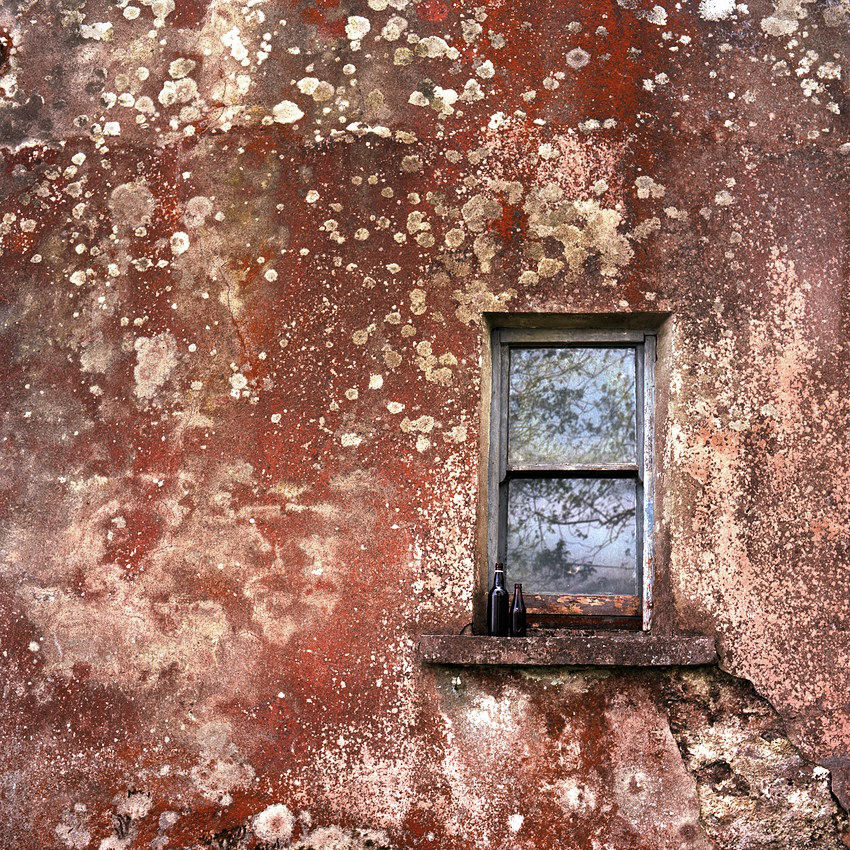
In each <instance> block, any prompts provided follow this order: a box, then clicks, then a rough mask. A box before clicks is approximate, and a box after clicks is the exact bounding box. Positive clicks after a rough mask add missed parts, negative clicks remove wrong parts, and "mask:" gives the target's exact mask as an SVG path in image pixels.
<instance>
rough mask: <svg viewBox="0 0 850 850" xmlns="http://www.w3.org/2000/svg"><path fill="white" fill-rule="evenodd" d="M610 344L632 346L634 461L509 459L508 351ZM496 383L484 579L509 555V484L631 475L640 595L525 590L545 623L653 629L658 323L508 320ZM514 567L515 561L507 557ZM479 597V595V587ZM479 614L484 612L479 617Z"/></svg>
mask: <svg viewBox="0 0 850 850" xmlns="http://www.w3.org/2000/svg"><path fill="white" fill-rule="evenodd" d="M583 346H589V347H613V348H633V349H635V367H636V368H635V394H636V399H635V402H636V404H635V442H636V449H637V463H632V464H622V463H620V464H575V465H570V466H563V465H559V466H554V465H543V464H535V465H516V464H514V465H512V466H510V467H509V466H508V462H507V432H508V405H509V396H508V393H509V378H510V375H509V353H510V349H511V348H512V347H518V348H529V347H540V348H562V347H583ZM490 353H491V358H490V360H491V369H492V374H491V382H490V399H489V453H488V454H489V457H488V482H487V585H488V586H489V584H490V583H492V569H493V564H494V563H495V562H496V561H499V560H504V551H505V539H504V538H505V529H506V526H507V485H508V482H509V481H510V480H511V479H512V478H519V477H540V478H544V477H576V478H578V477H581V478H597V477H598V478H626V479H632V480H635V481H636V484H637V488H636V499H637V502H636V535H637V543H638V549H639V551H638V553H637V555H636V563H637V569H638V588H639V592H638V594H636V595H634V596H601V595H600V596H577V595H564V594H526V596H525V599H526V605H527V607H528V617H529V624H530V625H532V626H542V627H550V628H551V627H567V628H570V627H572V628H576V627H578V628H626V629H633V630H641V629H643V630H644V631H648V630H649V629H650V628H651V625H652V611H653V585H654V581H655V576H654V552H653V526H654V523H653V518H654V457H653V454H654V452H653V444H654V430H655V427H654V426H655V380H654V376H655V361H656V332H655V331H654V330H631V329H622V330H595V329H557V328H548V327H505V326H497V327H493V328H491V330H490ZM508 569H509V570H510V564H508ZM478 596H479V598H480V596H481V594H478ZM477 619H479V621H480V618H477Z"/></svg>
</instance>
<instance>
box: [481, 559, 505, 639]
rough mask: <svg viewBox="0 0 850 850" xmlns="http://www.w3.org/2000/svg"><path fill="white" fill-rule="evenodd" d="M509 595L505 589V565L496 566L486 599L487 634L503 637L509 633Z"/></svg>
mask: <svg viewBox="0 0 850 850" xmlns="http://www.w3.org/2000/svg"><path fill="white" fill-rule="evenodd" d="M509 601H510V594H509V593H508V591H507V588H506V587H505V565H504V564H496V568H495V571H494V573H493V587H492V588H491V589H490V595H489V596H488V597H487V633H488V634H491V635H499V636H502V637H504V636H505V635H507V634H508V632H509V631H510V616H509V614H508V602H509Z"/></svg>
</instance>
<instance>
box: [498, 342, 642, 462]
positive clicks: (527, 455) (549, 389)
mask: <svg viewBox="0 0 850 850" xmlns="http://www.w3.org/2000/svg"><path fill="white" fill-rule="evenodd" d="M510 357H511V363H510V402H509V419H508V461H509V463H519V464H551V465H558V464H570V463H577V464H578V463H598V464H604V463H634V462H635V457H636V453H635V406H636V403H635V351H634V349H633V348H512V349H511V355H510Z"/></svg>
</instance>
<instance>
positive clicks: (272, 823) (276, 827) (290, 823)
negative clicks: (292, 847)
mask: <svg viewBox="0 0 850 850" xmlns="http://www.w3.org/2000/svg"><path fill="white" fill-rule="evenodd" d="M294 827H295V816H294V815H293V814H292V812H291V811H290V810H289V809H288V808H287V807H286V806H284V805H283V803H275V804H274V805H272V806H269V807H268V808H265V809H263V811H261V812H260V813H259V814H258V815H255V816H254V819H253V820H252V822H251V828H252V829H253V831H254V835H255V836H256V837H257V838H258V839H259V840H260V841H265V842H269V843H276V842H281V841H289V839H290V838H291V837H292V830H293V828H294Z"/></svg>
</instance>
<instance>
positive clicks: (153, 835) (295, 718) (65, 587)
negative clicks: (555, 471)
mask: <svg viewBox="0 0 850 850" xmlns="http://www.w3.org/2000/svg"><path fill="white" fill-rule="evenodd" d="M848 19H850V7H848V4H847V0H830V2H823V1H821V2H807V1H806V0H800V2H795V0H776V5H775V6H774V5H772V3H771V2H770V0H756V2H754V3H751V4H746V5H745V4H738V5H737V6H736V5H735V4H734V3H733V2H731V0H701V2H699V3H697V2H693V0H689V1H688V2H682V3H675V4H674V3H673V2H667V0H659V5H654V4H653V3H652V2H651V1H650V2H645V0H619V2H614V0H584V2H564V3H542V2H536V0H535V2H532V0H514V2H505V1H504V0H494V2H489V3H485V2H483V0H482V3H481V5H479V6H475V5H474V4H466V3H461V2H457V3H452V4H448V3H444V2H441V0H421V2H418V3H416V2H414V0H370V2H369V3H368V5H367V4H366V3H351V4H349V5H341V4H340V3H339V2H338V0H315V2H313V0H305V2H299V3H293V2H286V3H284V2H271V0H246V2H245V3H244V4H241V3H235V2H230V0H212V2H204V0H142V2H140V3H138V4H136V3H133V2H132V0H130V2H127V0H121V2H118V3H114V4H109V3H106V2H103V0H65V2H58V1H57V0H53V1H52V2H50V0H48V2H41V3H35V2H17V3H16V2H14V0H10V2H9V3H7V4H6V5H5V6H4V8H3V10H2V12H0V28H2V29H1V30H0V44H2V48H3V49H2V57H0V58H2V63H3V64H2V68H0V74H2V76H0V94H2V96H3V100H2V110H0V144H2V155H3V166H2V167H3V179H2V184H0V185H2V196H3V197H2V209H0V220H1V221H2V223H0V233H2V252H3V253H2V258H0V263H2V272H3V275H2V302H0V309H2V337H1V338H2V358H1V359H0V370H2V378H3V380H2V386H3V398H4V404H3V418H2V443H0V445H2V455H0V457H2V478H1V479H0V487H2V491H0V492H2V497H0V505H2V521H3V525H4V537H3V543H2V561H1V562H0V563H2V566H1V567H0V570H2V574H1V577H2V585H3V592H2V601H3V610H4V613H3V617H2V623H3V629H4V631H3V641H2V659H0V660H2V665H3V676H4V690H3V701H2V708H0V710H2V716H3V726H2V729H3V735H2V747H3V762H2V774H0V812H2V814H0V822H2V824H3V829H2V833H0V845H2V846H3V847H10V848H12V847H14V848H30V847H32V848H42V847H57V848H86V847H91V848H96V847H100V848H102V850H109V848H112V849H113V850H114V849H115V848H125V847H154V848H160V850H161V848H164V847H186V848H189V847H206V846H212V847H217V848H221V849H223V848H236V847H259V846H263V847H266V848H270V847H277V846H279V847H285V846H289V843H290V840H291V842H292V843H293V846H296V845H297V846H310V847H314V848H360V847H366V846H392V847H396V848H408V847H410V848H413V847H419V848H491V847H492V848H508V847H509V848H529V849H530V848H538V850H539V848H550V847H551V848H554V847H559V848H576V850H578V848H581V850H588V849H589V848H592V850H606V848H615V849H616V850H620V848H634V849H635V850H642V848H646V850H650V849H651V848H652V850H654V848H706V850H707V848H712V847H716V848H736V850H737V849H738V848H768V847H770V848H835V847H840V846H842V837H841V836H842V834H843V833H844V830H845V829H846V819H845V817H844V815H843V813H842V810H841V808H840V806H839V805H838V804H837V802H836V800H835V799H834V798H833V796H832V795H831V793H830V786H832V790H833V791H834V792H835V794H837V795H838V797H840V798H841V800H842V801H843V803H844V805H845V806H846V805H847V804H848V802H850V701H848V686H850V674H848V664H847V659H848V653H850V625H848V623H849V622H850V621H848V614H850V611H849V610H848V608H850V605H849V604H848V603H850V593H848V590H847V562H848V538H847V528H848V523H850V516H849V515H848V514H850V499H848V493H850V467H848V463H847V460H846V457H847V447H846V435H847V428H848V424H850V417H848V406H850V402H849V401H848V394H847V380H848V343H847V338H848V330H850V328H848V289H847V286H846V282H847V262H846V236H847V192H848V188H850V185H848V184H849V183H850V181H848V179H847V177H848V162H850V157H848V156H847V154H848V153H850V146H848V143H847V142H846V141H844V140H842V138H841V137H840V131H841V128H842V125H843V126H844V128H845V129H846V123H844V119H843V117H842V112H843V111H844V110H846V107H847V84H846V82H845V79H846V76H845V75H844V74H843V72H842V67H843V65H845V64H846V61H847V57H846V50H847V45H848V40H847V26H848ZM482 310H490V311H493V310H495V311H499V310H510V311H566V312H629V311H672V312H673V313H674V315H675V320H674V331H673V343H672V347H671V350H670V351H669V352H668V353H667V357H668V362H667V366H668V367H669V370H670V374H671V380H670V386H669V393H668V395H669V397H668V398H665V405H666V407H667V415H666V419H665V421H663V422H662V423H661V430H662V433H663V435H664V437H663V440H664V442H663V446H662V451H661V460H662V465H663V476H662V478H661V482H660V486H661V492H662V495H661V498H660V504H659V513H660V520H659V536H660V537H659V539H660V548H661V551H662V553H664V557H665V558H666V559H667V561H668V562H669V569H670V576H671V579H670V584H671V588H670V590H671V592H672V594H673V597H674V599H675V604H676V618H677V626H679V627H681V628H687V629H699V630H702V631H707V632H709V633H716V635H717V636H718V640H719V646H720V648H721V653H722V664H723V667H724V668H725V669H726V670H727V671H729V672H730V673H732V674H734V676H736V677H738V678H733V677H730V676H727V675H726V674H723V673H720V672H716V671H715V672H712V671H696V672H690V673H687V674H684V673H683V674H678V673H673V672H669V671H667V672H664V671H657V672H647V673H643V674H637V673H634V674H630V673H616V672H608V673H602V672H599V671H593V670H588V671H583V672H582V671H564V670H552V671H537V672H533V673H531V672H529V673H523V672H517V671H504V670H503V671H499V672H481V671H472V670H470V671H463V672H460V673H459V674H458V673H457V672H452V671H445V670H442V671H441V670H433V669H422V668H421V667H420V665H419V664H418V662H417V660H416V658H415V652H414V647H415V640H416V637H417V635H418V634H419V633H421V632H423V631H426V630H429V631H434V630H440V631H445V630H459V629H460V628H461V627H462V626H463V625H464V624H465V623H467V622H468V621H469V620H470V619H471V615H470V609H471V593H472V574H473V567H472V557H473V545H474V532H475V529H474V518H475V510H476V499H477V498H478V496H477V493H476V481H477V463H478V442H477V441H478V428H479V422H478V404H479V397H480V372H479V356H480V346H481V341H482V334H481V328H480V325H479V316H480V311H482ZM745 680H749V682H751V683H752V686H753V687H754V688H755V691H754V690H752V688H751V686H750V685H749V684H748V683H747V681H745ZM774 710H775V711H774ZM827 768H828V769H829V770H830V771H831V774H830V773H829V772H828V770H827ZM370 842H371V843H370Z"/></svg>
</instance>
